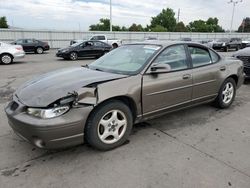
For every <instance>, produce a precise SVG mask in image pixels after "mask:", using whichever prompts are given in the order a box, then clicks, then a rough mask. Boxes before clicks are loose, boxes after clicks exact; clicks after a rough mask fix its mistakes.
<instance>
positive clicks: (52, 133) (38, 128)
mask: <svg viewBox="0 0 250 188" xmlns="http://www.w3.org/2000/svg"><path fill="white" fill-rule="evenodd" d="M15 103H17V105H18V107H17V108H16V109H15V108H13V105H14V104H15ZM26 109H27V107H25V106H24V105H22V104H21V103H20V102H16V101H15V102H10V103H9V104H8V105H7V107H6V108H5V112H6V114H7V117H8V122H9V125H10V126H11V127H12V129H13V130H14V132H15V133H16V134H17V135H19V136H20V137H22V138H23V139H24V140H26V141H28V142H30V143H31V144H33V145H35V146H36V147H39V148H44V149H56V148H65V147H68V146H73V145H78V144H81V143H83V142H84V137H83V134H84V126H85V123H86V120H87V118H88V115H89V113H90V112H91V110H92V109H93V107H92V106H84V107H81V108H76V107H74V108H72V109H71V110H70V111H69V112H67V113H66V114H63V115H62V116H59V117H56V118H52V119H40V118H36V117H33V116H30V115H28V114H27V113H26Z"/></svg>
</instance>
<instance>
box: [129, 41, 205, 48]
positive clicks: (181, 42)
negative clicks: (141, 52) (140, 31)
mask: <svg viewBox="0 0 250 188" xmlns="http://www.w3.org/2000/svg"><path fill="white" fill-rule="evenodd" d="M133 44H134V45H135V44H145V45H160V46H163V47H167V46H171V45H176V44H189V45H195V46H201V47H206V48H207V46H205V45H203V44H200V43H198V42H194V41H160V40H155V41H152V40H150V41H143V42H135V43H129V44H128V45H133Z"/></svg>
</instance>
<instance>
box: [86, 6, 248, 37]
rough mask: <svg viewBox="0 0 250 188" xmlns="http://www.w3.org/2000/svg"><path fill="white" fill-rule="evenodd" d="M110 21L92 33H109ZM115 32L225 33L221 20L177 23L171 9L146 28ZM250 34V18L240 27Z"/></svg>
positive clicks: (114, 27) (115, 28)
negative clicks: (220, 23)
mask: <svg viewBox="0 0 250 188" xmlns="http://www.w3.org/2000/svg"><path fill="white" fill-rule="evenodd" d="M109 29H110V21H109V19H107V18H101V19H100V20H99V23H97V24H93V25H90V26H89V30H90V31H109ZM112 30H113V31H137V32H139V31H141V32H148V31H153V32H210V33H211V32H225V30H224V29H223V28H222V27H221V26H220V25H219V19H218V18H216V17H214V18H212V17H211V18H208V19H207V20H201V19H199V20H194V21H192V22H190V23H189V24H188V25H185V24H184V23H183V22H182V21H180V22H177V19H176V18H175V12H174V10H173V9H171V8H166V9H163V10H162V11H161V12H160V13H159V14H158V15H156V16H155V17H152V18H151V22H150V24H149V25H147V26H146V27H143V26H142V25H141V24H136V23H133V24H132V25H131V26H129V27H125V26H122V27H120V26H119V25H112ZM242 31H244V32H250V18H245V19H244V20H243V23H242V24H241V25H240V26H239V28H238V32H242Z"/></svg>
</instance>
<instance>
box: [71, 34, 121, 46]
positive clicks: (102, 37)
mask: <svg viewBox="0 0 250 188" xmlns="http://www.w3.org/2000/svg"><path fill="white" fill-rule="evenodd" d="M89 40H93V41H101V42H105V43H107V44H110V45H111V46H112V47H113V48H117V47H118V46H120V45H121V44H122V41H121V40H118V39H108V38H107V36H106V35H94V36H92V37H90V39H89ZM83 41H84V40H72V41H70V45H72V44H74V43H79V42H83Z"/></svg>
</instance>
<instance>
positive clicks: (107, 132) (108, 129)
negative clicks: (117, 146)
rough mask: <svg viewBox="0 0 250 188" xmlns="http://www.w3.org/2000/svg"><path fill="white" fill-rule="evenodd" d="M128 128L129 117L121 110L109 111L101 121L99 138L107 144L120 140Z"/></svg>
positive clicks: (98, 128)
mask: <svg viewBox="0 0 250 188" xmlns="http://www.w3.org/2000/svg"><path fill="white" fill-rule="evenodd" d="M126 129H127V118H126V116H125V114H124V113H123V112H122V111H120V110H111V111H109V112H107V113H106V114H105V115H104V116H103V117H102V118H101V120H100V121H99V124H98V127H97V131H98V137H99V139H100V140H101V141H102V142H103V143H105V144H113V143H115V142H117V141H119V140H120V139H121V138H122V137H123V135H124V134H125V132H126Z"/></svg>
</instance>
